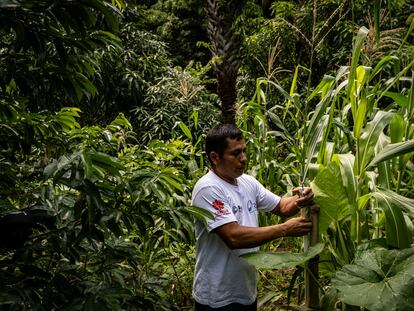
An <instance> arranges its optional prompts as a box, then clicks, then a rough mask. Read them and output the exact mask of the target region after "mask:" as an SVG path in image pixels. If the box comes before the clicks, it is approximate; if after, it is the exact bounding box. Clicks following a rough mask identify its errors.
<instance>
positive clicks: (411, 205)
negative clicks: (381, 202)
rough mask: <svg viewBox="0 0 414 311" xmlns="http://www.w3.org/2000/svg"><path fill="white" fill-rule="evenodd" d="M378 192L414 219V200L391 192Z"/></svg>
mask: <svg viewBox="0 0 414 311" xmlns="http://www.w3.org/2000/svg"><path fill="white" fill-rule="evenodd" d="M377 192H378V193H380V194H381V195H382V196H383V197H386V198H387V199H388V200H389V201H391V202H392V203H393V204H394V205H397V206H398V207H399V208H400V209H401V210H403V211H405V212H406V213H407V214H408V215H409V216H410V217H411V218H414V199H411V198H407V197H404V196H402V195H400V194H398V193H396V192H394V191H391V190H377Z"/></svg>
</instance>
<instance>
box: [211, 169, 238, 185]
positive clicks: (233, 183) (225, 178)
mask: <svg viewBox="0 0 414 311" xmlns="http://www.w3.org/2000/svg"><path fill="white" fill-rule="evenodd" d="M211 170H212V171H213V172H214V174H216V175H217V176H218V177H220V178H221V179H223V180H224V181H226V182H228V183H229V184H231V185H233V186H237V179H236V178H230V177H226V176H224V175H222V174H221V173H220V172H219V171H218V170H217V169H216V168H214V167H212V168H211Z"/></svg>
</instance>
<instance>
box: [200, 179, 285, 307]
mask: <svg viewBox="0 0 414 311" xmlns="http://www.w3.org/2000/svg"><path fill="white" fill-rule="evenodd" d="M279 201H280V197H279V196H277V195H275V194H273V193H272V192H270V191H269V190H267V189H265V188H264V187H263V186H262V185H261V184H260V183H259V182H258V181H257V180H256V179H255V178H254V177H252V176H249V175H246V174H243V175H242V176H240V177H239V178H237V186H235V185H232V184H230V183H228V182H226V181H225V180H223V179H221V178H220V177H218V176H217V175H216V174H215V173H214V172H213V171H209V172H208V173H207V174H206V175H204V176H203V177H202V178H201V179H200V180H199V181H198V182H197V184H196V185H195V187H194V190H193V194H192V204H193V205H194V206H198V207H201V208H205V209H206V210H208V211H210V212H211V213H212V214H213V215H214V220H212V219H208V221H207V224H205V223H203V222H201V221H199V220H197V221H196V224H195V233H196V239H197V245H196V267H195V272H194V284H193V297H194V299H195V300H196V301H197V302H198V303H201V304H205V305H209V306H210V307H213V308H219V307H222V306H225V305H227V304H231V303H240V304H245V305H247V304H252V303H253V302H254V301H255V299H256V295H257V288H256V269H255V267H254V266H252V265H250V264H249V263H248V262H247V261H246V260H244V259H243V258H240V257H239V256H240V255H241V254H245V253H249V252H254V251H257V250H258V249H259V247H255V248H245V249H235V250H231V249H230V248H228V247H227V245H226V244H225V243H224V242H223V240H222V239H221V238H220V237H219V235H218V234H216V233H213V232H211V231H212V230H213V229H215V228H217V227H219V226H222V225H224V224H227V223H230V222H235V221H236V222H238V223H239V224H240V225H242V226H250V227H257V226H258V217H257V213H258V211H271V210H272V209H274V208H275V207H276V206H277V204H278V203H279Z"/></svg>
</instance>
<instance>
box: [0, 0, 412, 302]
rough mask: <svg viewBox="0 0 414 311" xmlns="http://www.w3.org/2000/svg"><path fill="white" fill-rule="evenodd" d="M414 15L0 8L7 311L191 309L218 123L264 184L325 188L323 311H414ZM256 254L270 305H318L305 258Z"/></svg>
mask: <svg viewBox="0 0 414 311" xmlns="http://www.w3.org/2000/svg"><path fill="white" fill-rule="evenodd" d="M413 12H414V4H413V3H412V2H411V1H408V0H393V1H391V0H374V1H361V0H314V1H269V0H267V1H266V0H262V1H258V0H256V1H254V0H244V1H220V0H208V1H203V0H165V1H161V0H158V1H151V0H146V1H122V0H112V1H106V0H60V1H56V0H42V1H35V0H21V1H17V0H2V1H0V33H1V38H0V120H1V123H0V151H1V153H0V216H1V219H0V242H1V243H0V244H1V249H0V280H1V281H0V306H1V310H97V309H100V310H191V309H192V303H193V301H192V298H191V286H192V273H193V267H194V255H195V254H194V242H195V237H194V232H193V221H194V217H198V218H201V219H203V218H204V217H208V215H206V214H205V213H203V211H202V210H200V209H198V208H197V207H193V206H191V202H190V194H191V189H192V187H193V185H194V183H195V182H196V180H197V179H198V178H199V177H200V176H202V175H203V174H204V173H205V171H206V169H207V165H206V163H205V159H204V157H203V146H202V144H203V137H204V135H205V132H206V130H207V129H209V128H210V127H212V126H213V125H215V124H218V123H220V122H234V123H236V124H237V125H238V126H240V128H242V129H243V132H244V135H245V139H246V142H247V145H248V169H247V171H248V173H250V174H252V175H253V176H255V177H256V178H257V179H258V180H259V181H260V182H262V183H263V184H264V185H265V186H267V187H268V188H269V189H271V190H272V191H274V192H275V193H278V194H283V193H286V192H290V190H291V189H292V188H293V187H295V186H297V185H300V184H302V183H303V184H305V185H307V186H311V187H312V189H313V191H314V193H315V200H316V201H317V202H318V204H319V205H320V206H321V215H320V224H319V233H320V241H321V242H322V244H320V246H317V250H315V249H312V251H313V252H315V253H314V254H316V253H318V254H319V257H320V265H319V268H320V274H321V278H320V281H319V284H320V294H321V303H322V309H324V310H360V309H361V308H365V309H367V310H413V307H412V306H413V305H414V301H413V299H414V298H413V297H412V295H411V294H412V292H413V290H414V276H413V275H414V273H413V271H414V261H413V260H412V259H413V257H412V256H414V250H413V248H412V237H413V217H414V194H413V189H414V165H413V162H412V160H413V152H414V125H413V123H414V122H413V120H414V83H413V79H414V75H413V65H414V50H413V29H414V13H413ZM281 221H283V220H282V219H279V218H277V217H276V216H264V215H261V216H260V222H261V224H262V225H265V224H268V223H277V222H281ZM262 250H263V251H270V252H272V253H274V252H277V251H281V250H289V251H290V252H292V253H295V254H296V253H303V251H304V246H303V243H302V239H299V238H298V239H281V240H278V241H275V242H272V243H269V244H267V245H265V246H264V247H262ZM305 257H306V256H305ZM308 257H309V256H308ZM306 258H307V257H306ZM288 259H289V258H288ZM275 262H276V263H277V264H275ZM254 263H255V264H256V265H257V266H258V268H259V275H260V281H259V307H260V309H261V310H277V309H278V308H282V305H285V304H286V303H287V302H288V300H293V299H290V298H291V296H292V295H293V294H295V295H296V296H297V299H296V301H295V302H294V303H295V304H296V305H300V304H302V303H303V290H301V288H302V287H301V284H303V276H302V272H303V271H304V270H306V269H307V267H308V266H307V263H306V261H301V260H292V258H290V259H289V260H287V259H286V258H284V259H275V260H274V261H270V262H269V261H264V260H263V257H257V258H256V261H255V262H254ZM275 268H278V269H281V268H282V269H283V270H281V271H279V270H274V269H275ZM350 285H352V286H350ZM379 292H380V293H382V294H381V297H380V299H379V298H378V293H379Z"/></svg>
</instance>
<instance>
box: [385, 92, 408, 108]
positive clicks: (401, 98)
mask: <svg viewBox="0 0 414 311" xmlns="http://www.w3.org/2000/svg"><path fill="white" fill-rule="evenodd" d="M383 96H386V97H389V98H391V99H392V100H394V102H396V103H397V104H398V106H400V107H402V108H408V97H407V96H405V95H402V94H400V93H394V92H385V93H384V94H383Z"/></svg>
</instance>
